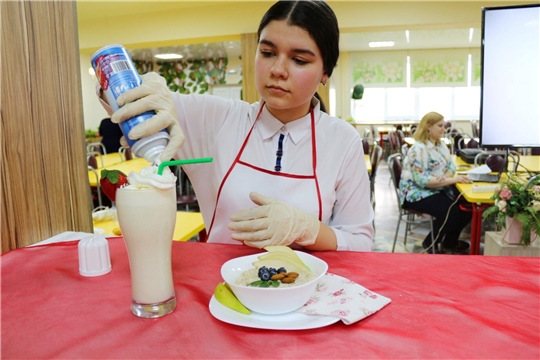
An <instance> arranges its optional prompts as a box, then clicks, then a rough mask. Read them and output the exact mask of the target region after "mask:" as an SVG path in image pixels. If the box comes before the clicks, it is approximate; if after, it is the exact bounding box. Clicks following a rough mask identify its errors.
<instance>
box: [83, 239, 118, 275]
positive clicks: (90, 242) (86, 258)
mask: <svg viewBox="0 0 540 360" xmlns="http://www.w3.org/2000/svg"><path fill="white" fill-rule="evenodd" d="M111 268H112V266H111V257H110V254H109V243H108V242H107V239H105V237H104V236H103V235H91V236H88V237H85V238H83V239H81V241H79V273H80V274H81V275H82V276H100V275H105V274H107V273H109V272H110V271H111Z"/></svg>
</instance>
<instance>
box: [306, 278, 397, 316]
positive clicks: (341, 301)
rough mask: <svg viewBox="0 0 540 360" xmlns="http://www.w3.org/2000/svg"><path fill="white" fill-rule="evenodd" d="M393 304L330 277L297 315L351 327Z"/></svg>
mask: <svg viewBox="0 0 540 360" xmlns="http://www.w3.org/2000/svg"><path fill="white" fill-rule="evenodd" d="M390 301H391V300H390V299H389V298H387V297H384V296H382V295H379V294H376V293H374V292H372V291H369V290H368V289H366V288H365V287H363V286H361V285H358V284H357V283H355V282H354V281H351V280H349V279H346V278H344V277H341V276H338V275H335V274H330V273H327V274H326V275H324V276H323V278H322V279H321V281H319V284H318V285H317V288H316V289H315V292H314V293H313V295H311V298H310V299H309V300H308V302H307V303H306V304H305V305H304V306H302V307H301V308H300V309H298V310H296V312H299V313H302V314H308V315H330V316H336V317H339V318H341V321H343V323H345V324H346V325H350V324H353V323H355V322H357V321H360V320H362V319H364V318H366V317H368V316H369V315H371V314H374V313H376V312H377V311H379V310H380V309H382V308H383V307H385V306H386V305H388V304H389V303H390Z"/></svg>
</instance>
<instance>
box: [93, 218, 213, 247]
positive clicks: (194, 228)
mask: <svg viewBox="0 0 540 360" xmlns="http://www.w3.org/2000/svg"><path fill="white" fill-rule="evenodd" d="M94 229H95V230H94V232H96V233H97V232H100V230H96V229H101V230H103V232H104V235H120V234H119V233H117V234H115V233H114V230H115V229H118V230H119V229H120V228H119V225H118V221H116V220H107V221H100V222H94ZM204 229H205V226H204V221H203V217H202V214H201V213H199V212H186V211H178V212H177V213H176V225H175V227H174V235H173V240H175V241H188V240H189V239H191V238H192V237H194V236H195V235H197V234H199V233H200V232H201V231H203V230H204Z"/></svg>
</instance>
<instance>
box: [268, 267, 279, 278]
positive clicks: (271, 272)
mask: <svg viewBox="0 0 540 360" xmlns="http://www.w3.org/2000/svg"><path fill="white" fill-rule="evenodd" d="M269 272H270V276H274V275H276V274H277V273H278V272H277V270H276V269H274V268H270V270H269Z"/></svg>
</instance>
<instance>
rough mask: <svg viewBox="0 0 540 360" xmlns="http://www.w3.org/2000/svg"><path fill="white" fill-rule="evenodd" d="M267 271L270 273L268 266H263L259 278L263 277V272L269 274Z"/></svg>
mask: <svg viewBox="0 0 540 360" xmlns="http://www.w3.org/2000/svg"><path fill="white" fill-rule="evenodd" d="M267 271H268V268H267V267H266V266H263V267H261V268H259V273H258V274H259V277H261V274H262V273H263V272H267Z"/></svg>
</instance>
